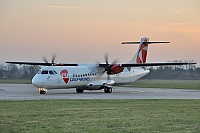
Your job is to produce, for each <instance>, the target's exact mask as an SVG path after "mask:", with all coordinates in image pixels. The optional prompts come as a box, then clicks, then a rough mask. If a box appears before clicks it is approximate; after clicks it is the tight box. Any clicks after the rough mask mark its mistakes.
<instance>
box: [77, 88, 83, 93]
mask: <svg viewBox="0 0 200 133" xmlns="http://www.w3.org/2000/svg"><path fill="white" fill-rule="evenodd" d="M83 91H84V90H83V89H76V92H77V93H83Z"/></svg>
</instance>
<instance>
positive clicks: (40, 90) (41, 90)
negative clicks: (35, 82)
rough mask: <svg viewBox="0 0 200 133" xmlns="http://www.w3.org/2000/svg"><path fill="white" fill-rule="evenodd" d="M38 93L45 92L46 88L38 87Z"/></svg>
mask: <svg viewBox="0 0 200 133" xmlns="http://www.w3.org/2000/svg"><path fill="white" fill-rule="evenodd" d="M38 90H39V92H40V94H46V89H45V88H38Z"/></svg>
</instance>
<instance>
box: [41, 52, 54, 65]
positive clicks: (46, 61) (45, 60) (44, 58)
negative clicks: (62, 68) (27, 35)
mask: <svg viewBox="0 0 200 133" xmlns="http://www.w3.org/2000/svg"><path fill="white" fill-rule="evenodd" d="M55 59H56V55H55V54H54V55H53V56H52V58H51V63H49V62H48V60H47V58H46V57H43V61H44V62H45V63H46V64H47V66H54V65H55V62H54V61H55Z"/></svg>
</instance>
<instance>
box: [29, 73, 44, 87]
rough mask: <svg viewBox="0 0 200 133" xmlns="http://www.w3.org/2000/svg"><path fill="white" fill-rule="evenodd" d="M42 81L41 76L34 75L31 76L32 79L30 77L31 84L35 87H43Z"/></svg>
mask: <svg viewBox="0 0 200 133" xmlns="http://www.w3.org/2000/svg"><path fill="white" fill-rule="evenodd" d="M43 83H44V82H43V81H42V79H41V77H40V76H38V75H35V76H34V77H33V79H32V84H33V85H34V86H35V87H38V88H40V87H43Z"/></svg>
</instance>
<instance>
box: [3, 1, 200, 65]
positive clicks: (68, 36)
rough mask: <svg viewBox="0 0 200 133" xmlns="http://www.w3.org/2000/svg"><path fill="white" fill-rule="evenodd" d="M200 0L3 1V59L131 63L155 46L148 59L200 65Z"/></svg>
mask: <svg viewBox="0 0 200 133" xmlns="http://www.w3.org/2000/svg"><path fill="white" fill-rule="evenodd" d="M199 5H200V1H199V0H167V1H166V0H86V1H83V0H33V1H29V0H1V1H0V47H1V48H0V61H1V62H3V61H39V62H41V61H42V58H43V56H46V57H47V58H48V59H49V60H50V59H51V56H52V55H53V54H56V55H57V59H56V61H57V62H75V63H78V62H81V63H84V62H86V63H96V62H98V61H99V62H104V54H105V53H108V54H109V58H110V62H112V60H114V59H118V61H119V62H128V61H129V60H130V59H131V58H132V56H133V55H134V53H135V51H136V50H137V47H138V46H137V45H134V46H133V45H132V46H130V45H129V46H128V45H123V46H122V45H121V44H120V43H121V42H122V41H139V40H140V39H141V38H142V37H149V38H150V40H151V41H170V42H171V43H170V44H162V45H151V46H150V47H149V52H148V59H147V61H149V62H164V61H172V60H195V61H196V62H197V63H198V66H199V65H200V52H199V49H200V17H199V14H200V9H199Z"/></svg>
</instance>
